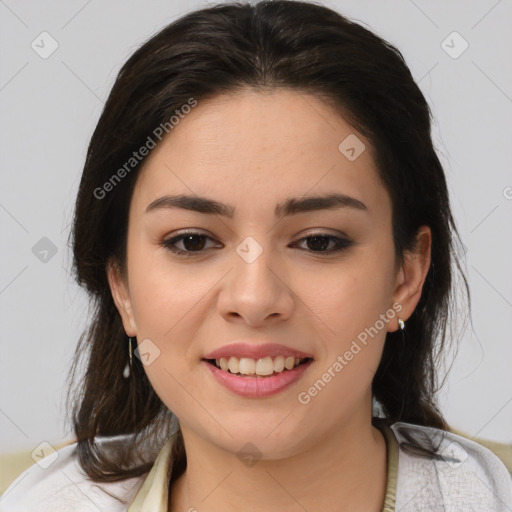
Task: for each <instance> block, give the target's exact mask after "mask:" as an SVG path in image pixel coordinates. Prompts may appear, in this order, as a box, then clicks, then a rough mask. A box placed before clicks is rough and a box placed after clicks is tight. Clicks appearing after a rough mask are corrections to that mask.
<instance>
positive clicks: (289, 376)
mask: <svg viewBox="0 0 512 512" xmlns="http://www.w3.org/2000/svg"><path fill="white" fill-rule="evenodd" d="M312 362H313V361H312V360H311V361H308V362H307V363H303V364H301V365H299V366H297V367H296V368H294V369H293V370H284V371H282V372H281V373H277V374H275V375H272V376H270V377H241V376H239V375H235V374H233V373H229V372H225V371H223V370H220V369H219V368H217V367H216V366H215V365H213V364H210V363H208V362H206V361H203V364H205V365H206V366H207V367H208V368H209V370H210V371H211V372H212V374H213V376H214V377H215V378H216V379H217V381H218V382H220V384H222V385H223V386H224V387H226V388H227V389H229V390H230V391H232V392H233V393H236V394H238V395H241V396H245V397H248V398H261V397H266V396H272V395H275V394H277V393H279V392H280V391H283V390H284V389H285V388H287V387H288V386H290V385H291V384H293V383H294V382H296V381H297V380H298V379H300V378H301V377H302V374H303V373H304V372H305V371H306V370H307V369H308V368H309V366H310V365H311V363H312Z"/></svg>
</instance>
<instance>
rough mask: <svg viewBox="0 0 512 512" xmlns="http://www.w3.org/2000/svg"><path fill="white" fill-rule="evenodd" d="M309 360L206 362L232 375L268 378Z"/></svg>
mask: <svg viewBox="0 0 512 512" xmlns="http://www.w3.org/2000/svg"><path fill="white" fill-rule="evenodd" d="M310 359H311V358H299V357H291V356H289V357H285V356H276V357H270V356H267V357H262V358H259V359H253V358H250V357H241V358H238V357H235V356H231V357H229V358H228V357H221V358H219V359H210V360H208V362H209V363H210V364H214V365H215V366H216V367H217V368H219V369H220V370H222V371H223V372H228V373H232V374H233V375H240V376H250V375H256V376H258V377H269V376H271V375H275V374H279V373H282V372H284V371H291V370H293V369H294V368H296V367H297V366H299V365H301V364H303V363H305V362H307V361H309V360H310Z"/></svg>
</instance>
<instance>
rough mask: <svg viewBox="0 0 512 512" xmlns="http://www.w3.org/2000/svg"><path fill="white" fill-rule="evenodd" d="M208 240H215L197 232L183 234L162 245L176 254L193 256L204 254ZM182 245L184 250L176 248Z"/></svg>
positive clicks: (165, 241)
mask: <svg viewBox="0 0 512 512" xmlns="http://www.w3.org/2000/svg"><path fill="white" fill-rule="evenodd" d="M207 240H213V239H212V238H210V237H209V236H206V235H204V234H202V233H197V232H192V231H191V232H188V233H182V234H180V235H178V236H175V237H173V238H170V239H168V240H164V241H163V242H162V245H163V246H164V247H165V248H166V249H169V250H170V251H172V252H174V253H176V254H182V255H187V256H193V255H194V253H203V252H204V250H205V245H206V241H207ZM178 243H181V244H182V248H179V247H176V244H178Z"/></svg>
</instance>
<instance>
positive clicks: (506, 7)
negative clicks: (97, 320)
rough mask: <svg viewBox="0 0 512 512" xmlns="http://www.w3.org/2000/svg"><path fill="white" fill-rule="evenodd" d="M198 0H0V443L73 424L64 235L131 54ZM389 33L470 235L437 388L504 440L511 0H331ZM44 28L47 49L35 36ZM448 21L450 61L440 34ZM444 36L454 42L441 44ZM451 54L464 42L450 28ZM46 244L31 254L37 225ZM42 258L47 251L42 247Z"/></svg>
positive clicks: (511, 400) (457, 418)
mask: <svg viewBox="0 0 512 512" xmlns="http://www.w3.org/2000/svg"><path fill="white" fill-rule="evenodd" d="M204 5H206V3H205V2H198V1H186V2H185V1H176V0H173V1H172V2H171V1H169V0H151V1H142V0H130V1H126V0H125V1H121V0H115V1H112V0H110V1H108V2H106V1H102V2H100V1H99V0H90V1H86V0H73V1H66V2H64V1H60V2H57V1H48V0H47V1H45V2H38V1H36V0H30V1H29V0H25V1H23V0H20V1H15V0H0V17H1V22H0V23H1V26H0V29H1V36H0V41H1V47H2V65H1V69H0V108H1V117H0V123H1V135H2V139H1V155H2V161H1V173H2V174H1V189H0V223H1V228H2V247H3V250H2V251H1V252H0V254H1V260H0V265H1V267H0V268H1V275H0V314H1V322H0V328H1V338H2V350H1V357H0V376H1V377H0V378H1V381H0V382H1V394H0V431H1V433H2V436H1V443H0V450H2V451H9V450H15V449H22V448H23V449H33V448H35V447H36V446H38V445H39V443H40V442H42V441H48V442H50V443H55V442H58V441H60V440H62V439H64V438H66V437H69V435H70V434H69V433H70V429H69V425H67V424H66V423H65V417H66V411H65V408H64V401H63V399H64V397H65V389H66V383H65V378H66V375H67V371H68V368H69V365H70V361H71V357H72V355H73V351H74V348H75V345H76V342H77V340H78V336H79V334H80V332H81V330H82V328H83V327H84V326H85V323H86V320H87V303H86V300H85V296H84V294H83V292H82V291H81V290H79V289H78V287H77V286H76V285H75V284H74V283H73V281H72V279H71V277H70V273H69V269H70V261H71V260H70V251H69V247H68V246H67V241H68V234H69V227H70V226H69V223H70V220H71V213H72V209H73V201H74V196H75V193H76V190H77V186H78V182H79V178H80V174H81V170H82V166H83V163H84V157H85V151H86V147H87V144H88V141H89V138H90V136H91V134H92V131H93V129H94V126H95V124H96V121H97V120H98V117H99V115H100V112H101V109H102V106H103V102H104V100H105V99H106V97H107V95H108V93H109V91H110V88H111V86H112V83H113V80H114V78H115V75H116V74H117V72H118V70H119V68H120V66H121V65H122V63H123V62H124V61H125V60H126V58H127V57H128V56H129V55H130V54H131V53H132V52H133V51H134V50H135V49H136V48H137V47H138V46H139V45H140V44H141V43H143V42H144V41H145V40H146V39H147V38H148V37H149V36H150V35H152V34H154V33H155V32H156V31H157V30H158V29H160V28H161V27H163V26H164V25H166V24H167V23H169V22H170V21H172V20H174V19H176V18H177V17H179V16H181V15H182V14H184V13H185V12H188V11H190V10H192V9H195V8H196V7H199V6H204ZM324 5H327V6H329V7H332V8H335V9H336V10H339V11H340V12H341V13H343V14H345V15H347V16H349V17H351V18H353V19H355V20H357V21H359V22H362V23H363V24H366V25H367V26H368V27H369V28H371V29H373V30H374V31H375V32H376V33H378V34H379V35H381V36H382V37H384V38H385V39H388V40H389V41H390V42H392V43H394V44H395V45H397V47H398V48H399V49H400V50H401V51H402V53H403V55H404V57H405V59H406V61H407V63H408V65H409V67H410V69H411V71H412V74H413V76H414V77H415V79H416V80H417V81H418V82H419V84H420V87H421V89H422V91H423V92H424V94H425V95H426V97H427V100H428V102H429V104H430V105H431V107H432V109H433V113H434V117H435V124H434V128H433V129H434V139H435V144H436V148H437V150H438V152H439V155H440V157H441V161H442V163H443V165H444V166H445V171H446V173H447V177H448V181H449V185H450V193H451V200H452V205H453V209H454V212H455V215H456V220H457V222H458V225H459V227H460V231H461V235H462V237H463V241H464V244H465V246H466V247H467V262H466V263H467V268H468V278H469V282H470V286H471V292H472V298H473V319H474V325H473V329H468V330H467V331H466V333H465V335H464V338H463V341H462V342H461V347H460V350H459V354H458V358H457V360H456V363H455V364H454V366H453V368H452V372H451V374H450V377H449V379H448V381H447V385H446V387H445V389H444V392H443V395H442V409H443V412H444V413H445V415H446V417H447V418H448V420H449V422H450V423H451V425H452V426H454V427H455V428H460V429H462V430H464V431H465V432H467V433H468V434H470V435H472V436H476V435H478V436H481V437H486V438H488V439H494V440H497V441H502V442H512V372H511V362H512V340H511V334H510V333H511V331H512V270H511V262H512V236H511V233H512V230H511V226H512V172H511V168H512V167H511V163H512V149H511V148H512V133H511V120H512V72H511V66H510V62H511V60H510V57H511V51H510V50H511V48H512V32H511V31H510V26H511V22H512V3H511V1H510V0H500V1H496V0H481V1H466V0H464V1H463V0H458V1H450V2H446V1H444V0H436V1H425V0H415V1H412V0H393V1H390V0H386V1H380V2H377V1H375V2H373V1H360V0H358V1H356V0H352V1H348V0H347V1H345V0H338V1H335V0H331V1H329V2H324ZM43 31H47V32H49V33H50V34H51V36H52V37H53V38H54V39H55V40H56V41H57V42H58V45H59V46H58V49H57V50H56V51H55V52H54V53H53V54H52V55H51V56H50V57H49V58H47V59H43V58H41V57H40V56H39V55H38V54H37V53H36V52H35V51H34V50H33V49H32V48H31V43H32V41H34V40H36V42H37V41H38V40H39V39H37V38H38V36H39V34H41V32H43ZM453 31H457V32H458V33H459V34H460V35H461V36H462V37H463V38H464V39H465V40H466V41H467V42H468V43H469V47H468V49H467V50H466V51H465V52H464V53H462V54H461V55H460V56H459V57H458V58H452V57H451V56H449V55H448V54H447V53H446V51H445V50H444V49H443V47H442V42H443V41H444V40H445V39H446V38H447V36H449V35H450V34H451V33H452V32H453ZM452 40H453V42H451V41H452ZM446 44H448V45H450V46H452V47H453V48H452V50H451V51H452V52H454V51H457V50H459V49H460V48H462V47H461V46H460V44H461V41H460V40H457V39H453V37H452V38H451V39H450V38H449V39H448V40H447V42H446V43H445V45H446ZM42 237H47V238H49V239H50V240H51V241H52V243H53V244H55V246H56V248H57V253H56V254H55V256H53V257H50V256H51V253H49V254H48V256H47V259H48V261H46V262H42V261H40V259H38V258H37V257H36V255H34V254H33V252H32V248H33V247H34V245H35V244H36V243H37V242H38V241H39V240H40V239H41V238H42ZM39 256H40V257H43V256H44V254H40V255H39Z"/></svg>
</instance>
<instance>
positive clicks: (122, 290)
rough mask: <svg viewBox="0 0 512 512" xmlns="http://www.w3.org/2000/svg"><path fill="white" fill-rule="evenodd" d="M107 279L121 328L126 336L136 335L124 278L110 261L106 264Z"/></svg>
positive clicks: (112, 261) (117, 267) (113, 262)
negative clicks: (121, 322)
mask: <svg viewBox="0 0 512 512" xmlns="http://www.w3.org/2000/svg"><path fill="white" fill-rule="evenodd" d="M107 279H108V284H109V286H110V292H111V293H112V298H113V299H114V303H115V305H116V307H117V310H118V311H119V314H120V315H121V319H122V321H123V327H124V330H125V331H126V334H127V335H128V336H136V335H137V326H136V324H135V319H134V316H133V309H132V302H131V298H130V291H129V288H128V283H127V280H126V277H125V276H124V275H123V273H122V272H121V269H120V268H119V265H118V264H117V263H116V262H115V261H114V260H110V261H109V262H108V263H107Z"/></svg>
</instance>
